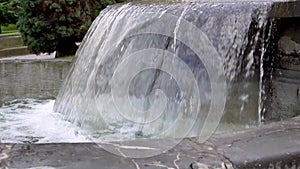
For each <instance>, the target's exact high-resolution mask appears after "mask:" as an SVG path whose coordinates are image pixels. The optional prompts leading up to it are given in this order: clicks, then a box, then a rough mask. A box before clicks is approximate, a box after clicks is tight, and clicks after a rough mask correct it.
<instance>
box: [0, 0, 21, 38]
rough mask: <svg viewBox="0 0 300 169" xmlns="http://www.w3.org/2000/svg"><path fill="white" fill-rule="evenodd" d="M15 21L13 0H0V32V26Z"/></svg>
mask: <svg viewBox="0 0 300 169" xmlns="http://www.w3.org/2000/svg"><path fill="white" fill-rule="evenodd" d="M16 21H17V16H16V15H15V9H14V1H13V0H0V34H1V33H2V31H1V26H7V25H8V24H14V23H16Z"/></svg>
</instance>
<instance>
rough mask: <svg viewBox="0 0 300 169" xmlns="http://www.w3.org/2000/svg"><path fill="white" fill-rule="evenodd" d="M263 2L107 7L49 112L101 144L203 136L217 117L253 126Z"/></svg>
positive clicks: (264, 11) (257, 105)
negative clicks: (104, 142)
mask: <svg viewBox="0 0 300 169" xmlns="http://www.w3.org/2000/svg"><path fill="white" fill-rule="evenodd" d="M271 5H272V3H268V2H244V1H243V2H166V1H164V2H130V3H127V4H118V5H114V6H110V7H108V8H106V9H105V10H103V11H102V12H101V13H100V15H99V16H98V17H97V18H96V20H95V21H94V22H93V24H92V26H91V27H90V29H89V31H88V32H87V34H86V36H85V38H84V40H83V41H82V43H81V45H80V48H79V49H78V51H77V53H76V56H75V58H74V61H73V65H72V68H71V70H70V72H69V75H68V77H67V79H66V80H65V82H64V84H63V87H62V88H61V90H60V93H59V96H58V98H57V100H56V103H55V107H54V111H56V112H59V113H62V114H63V115H64V117H65V119H66V120H68V121H71V122H73V123H76V124H78V125H79V126H81V127H82V128H84V129H86V130H87V131H89V132H90V133H92V134H91V135H92V137H98V138H102V139H104V140H105V139H111V140H119V139H136V138H165V137H167V138H169V137H171V138H174V137H175V138H177V137H185V136H195V135H202V136H203V138H207V137H206V136H209V135H210V134H212V132H213V131H214V130H215V129H216V128H217V126H218V125H219V123H220V122H221V123H222V122H223V121H224V123H237V124H243V125H255V124H257V123H258V119H261V117H258V114H259V113H258V112H257V110H258V109H259V108H261V107H262V106H261V104H262V103H261V99H259V97H262V96H261V95H260V94H259V93H260V92H262V91H259V90H260V89H261V90H263V87H259V81H260V80H262V79H261V78H262V76H263V75H262V76H260V71H259V70H262V67H261V69H259V67H260V63H261V61H262V60H263V59H262V58H261V57H263V55H264V51H265V50H261V49H262V48H263V49H265V46H262V45H261V44H262V43H261V40H262V39H263V38H265V36H266V35H264V36H263V35H262V32H264V30H265V29H266V23H267V20H268V18H267V14H268V11H269V9H270V7H271ZM261 64H262V63H261ZM261 73H263V71H262V72H261ZM261 85H262V84H261ZM259 111H261V110H259ZM221 118H222V120H221Z"/></svg>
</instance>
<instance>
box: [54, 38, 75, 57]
mask: <svg viewBox="0 0 300 169" xmlns="http://www.w3.org/2000/svg"><path fill="white" fill-rule="evenodd" d="M77 49H78V46H77V45H76V44H75V41H73V40H61V41H59V42H58V46H57V51H56V55H55V58H59V57H64V56H73V55H75V53H76V51H77Z"/></svg>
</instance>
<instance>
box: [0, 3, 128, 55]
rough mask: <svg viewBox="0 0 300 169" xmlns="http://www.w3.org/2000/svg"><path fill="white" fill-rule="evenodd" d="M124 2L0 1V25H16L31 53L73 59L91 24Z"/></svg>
mask: <svg viewBox="0 0 300 169" xmlns="http://www.w3.org/2000/svg"><path fill="white" fill-rule="evenodd" d="M122 1H124V0H0V4H1V5H0V24H1V25H6V26H7V25H8V24H10V23H16V25H17V28H18V29H19V31H20V33H21V34H22V36H23V39H24V41H25V43H26V45H27V46H28V48H29V50H30V51H31V52H32V53H35V54H39V53H52V52H54V51H56V57H61V56H66V55H74V54H75V52H76V50H77V48H78V47H77V45H76V44H75V42H80V41H81V40H82V38H83V37H84V35H85V33H86V31H87V30H88V28H89V26H90V25H91V23H92V21H93V20H94V19H95V18H96V17H97V16H98V14H99V12H100V11H101V10H102V9H104V8H105V7H106V6H107V5H112V4H114V3H117V2H122ZM12 26H13V25H12Z"/></svg>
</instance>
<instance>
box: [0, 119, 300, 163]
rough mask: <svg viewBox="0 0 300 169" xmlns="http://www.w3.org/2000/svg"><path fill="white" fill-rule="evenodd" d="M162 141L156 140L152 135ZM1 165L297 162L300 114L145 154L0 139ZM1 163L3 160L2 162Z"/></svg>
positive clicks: (156, 141) (191, 139)
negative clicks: (2, 141) (143, 156)
mask: <svg viewBox="0 0 300 169" xmlns="http://www.w3.org/2000/svg"><path fill="white" fill-rule="evenodd" d="M153 142H154V143H156V144H160V142H161V141H160V140H153ZM0 151H1V153H0V167H5V166H9V167H11V168H32V167H42V166H44V167H45V166H47V167H50V168H51V167H55V168H60V169H63V168H64V169H66V168H68V169H69V168H72V169H82V168H85V169H99V168H101V169H120V168H122V169H132V168H137V169H140V168H143V169H144V168H147V169H154V168H155V169H157V168H183V169H209V168H214V169H215V168H220V169H223V168H224V169H230V168H241V169H244V168H247V169H249V168H295V169H296V168H297V167H298V168H299V167H300V161H299V159H300V117H296V118H293V119H289V120H286V121H282V122H276V123H271V124H267V125H265V126H262V127H260V128H256V129H249V130H245V131H241V132H237V133H228V134H218V135H214V136H213V137H212V138H210V139H209V140H208V141H207V142H205V143H203V144H200V143H198V142H197V139H195V138H190V139H184V140H183V141H182V142H181V143H180V144H178V145H177V146H176V147H174V148H173V149H171V150H169V151H168V152H166V153H163V154H161V155H158V156H155V157H151V158H146V159H129V158H124V157H120V156H116V155H113V154H111V153H109V152H107V151H105V150H103V149H102V148H100V147H99V146H98V145H96V144H93V143H79V144H68V143H64V144H36V145H34V144H33V145H31V144H0ZM1 165H2V166H1Z"/></svg>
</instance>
